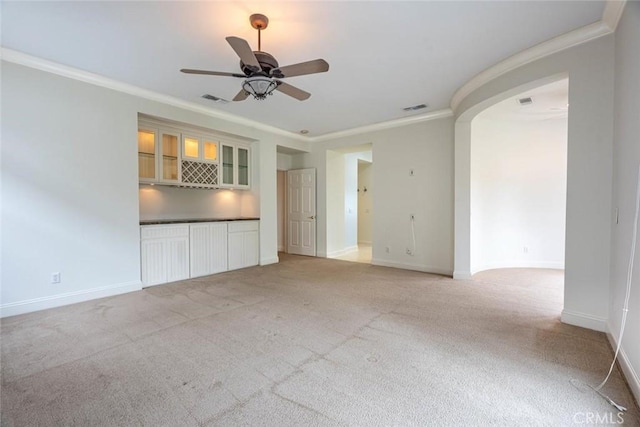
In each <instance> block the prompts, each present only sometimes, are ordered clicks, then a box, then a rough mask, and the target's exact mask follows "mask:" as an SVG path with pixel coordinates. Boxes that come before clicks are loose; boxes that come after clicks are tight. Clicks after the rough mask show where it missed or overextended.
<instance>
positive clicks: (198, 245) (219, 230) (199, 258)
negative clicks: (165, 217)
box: [189, 222, 228, 277]
mask: <svg viewBox="0 0 640 427" xmlns="http://www.w3.org/2000/svg"><path fill="white" fill-rule="evenodd" d="M189 254H190V257H189V263H190V268H191V270H190V271H191V277H199V276H206V275H208V274H215V273H220V272H223V271H227V264H228V261H227V223H226V222H212V223H208V222H205V223H199V224H190V225H189Z"/></svg>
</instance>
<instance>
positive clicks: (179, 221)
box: [140, 217, 260, 225]
mask: <svg viewBox="0 0 640 427" xmlns="http://www.w3.org/2000/svg"><path fill="white" fill-rule="evenodd" d="M259 220H260V218H246V217H241V218H191V219H189V218H187V219H150V220H145V221H140V225H161V224H190V223H194V222H223V221H259Z"/></svg>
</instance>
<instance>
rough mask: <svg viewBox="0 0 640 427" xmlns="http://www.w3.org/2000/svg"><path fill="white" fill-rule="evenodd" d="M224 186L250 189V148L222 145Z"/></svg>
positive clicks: (237, 145)
mask: <svg viewBox="0 0 640 427" xmlns="http://www.w3.org/2000/svg"><path fill="white" fill-rule="evenodd" d="M221 151H222V182H221V184H222V186H223V187H234V188H249V187H250V182H249V179H250V167H249V160H250V159H249V154H250V152H249V147H245V146H243V145H239V144H224V143H223V144H222V150H221Z"/></svg>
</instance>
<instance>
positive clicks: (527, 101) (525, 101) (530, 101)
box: [518, 96, 533, 106]
mask: <svg viewBox="0 0 640 427" xmlns="http://www.w3.org/2000/svg"><path fill="white" fill-rule="evenodd" d="M518 104H519V105H521V106H525V105H531V104H533V98H531V97H530V96H528V97H526V98H519V99H518Z"/></svg>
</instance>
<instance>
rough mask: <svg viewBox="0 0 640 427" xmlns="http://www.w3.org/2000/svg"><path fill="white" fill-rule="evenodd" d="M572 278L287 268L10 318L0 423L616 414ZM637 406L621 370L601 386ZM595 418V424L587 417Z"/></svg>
mask: <svg viewBox="0 0 640 427" xmlns="http://www.w3.org/2000/svg"><path fill="white" fill-rule="evenodd" d="M562 280H563V273H562V272H561V271H554V270H526V269H512V270H496V271H490V272H484V273H480V274H478V275H476V276H475V277H474V280H469V281H454V280H451V279H449V278H446V277H442V276H437V275H430V274H424V273H419V272H412V271H404V270H397V269H392V268H384V267H375V266H371V265H365V264H357V263H350V262H345V261H337V260H329V259H321V258H307V257H298V256H290V255H284V254H282V255H281V262H280V263H279V264H276V265H270V266H266V267H254V268H249V269H244V270H240V271H234V272H227V273H223V274H218V275H214V276H208V277H203V278H199V279H192V280H187V281H183V282H177V283H174V284H168V285H162V286H156V287H152V288H148V289H145V290H143V291H140V292H133V293H129V294H125V295H120V296H116V297H111V298H104V299H100V300H94V301H90V302H86V303H80V304H75V305H71V306H66V307H61V308H57V309H51V310H46V311H42V312H37V313H31V314H27V315H21V316H15V317H10V318H6V319H3V321H2V324H1V334H2V352H1V355H2V360H1V366H2V390H1V391H2V397H1V402H2V418H1V419H2V425H3V426H58V425H78V426H91V425H109V426H111V425H121V426H132V425H143V426H198V425H212V426H236V425H240V426H242V425H247V426H311V425H321V426H333V425H361V426H372V425H403V426H404V425H407V426H408V425H421V426H422V425H477V426H485V425H505V426H514V425H578V424H585V421H586V420H587V417H588V416H591V417H595V416H596V414H597V416H598V417H600V418H599V419H600V420H603V419H604V417H607V419H608V420H610V421H616V420H617V412H616V411H614V410H613V408H612V407H611V406H610V405H608V404H607V403H606V402H605V401H604V400H603V399H602V398H600V397H599V396H597V395H596V394H595V393H594V392H592V391H590V390H589V389H587V388H586V387H585V386H581V385H579V386H578V387H576V386H574V385H573V384H572V382H571V381H572V380H574V382H575V381H580V382H582V383H584V384H592V385H595V384H598V383H599V382H600V381H601V380H602V379H603V377H604V375H605V374H606V372H607V369H608V367H609V364H610V362H611V358H612V351H611V349H610V347H609V345H608V343H607V340H606V337H605V335H604V334H602V333H598V332H594V331H590V330H586V329H582V328H578V327H574V326H569V325H565V324H562V323H560V321H559V315H560V312H561V309H562ZM604 391H605V392H606V393H607V394H609V395H610V396H611V397H612V398H613V399H615V400H616V401H618V403H620V404H622V405H624V406H627V407H628V408H629V411H628V412H627V413H626V414H625V415H624V421H625V425H639V424H640V416H639V411H638V408H637V406H636V405H635V403H634V400H633V397H632V395H631V393H630V391H629V389H628V387H627V385H626V383H625V382H624V380H623V378H622V377H621V375H620V372H619V371H618V369H617V368H616V370H615V371H614V374H613V376H612V378H611V380H610V382H609V383H608V384H607V386H606V387H605V390H604ZM589 414H592V415H589Z"/></svg>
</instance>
